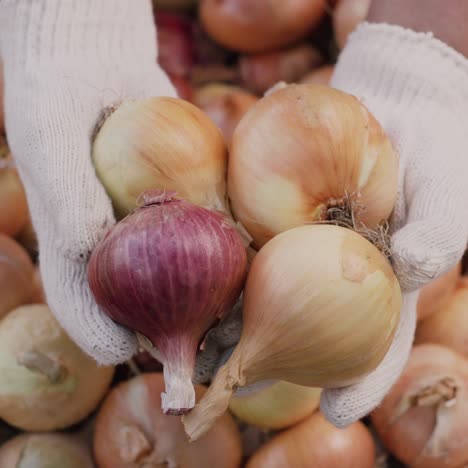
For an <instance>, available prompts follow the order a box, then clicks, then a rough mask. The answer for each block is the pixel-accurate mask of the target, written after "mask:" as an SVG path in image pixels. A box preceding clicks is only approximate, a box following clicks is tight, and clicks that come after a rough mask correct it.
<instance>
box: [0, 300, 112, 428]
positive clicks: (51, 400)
mask: <svg viewBox="0 0 468 468" xmlns="http://www.w3.org/2000/svg"><path fill="white" fill-rule="evenodd" d="M113 373H114V370H113V368H111V367H100V366H98V365H97V364H96V362H95V361H94V360H93V359H92V358H90V357H88V356H87V355H85V354H84V353H83V351H81V350H80V349H79V348H78V346H77V345H75V344H74V343H73V342H72V341H71V340H70V338H69V337H68V336H67V335H66V334H65V332H64V331H63V330H62V329H61V328H60V326H59V324H58V323H57V321H56V320H55V318H54V317H53V316H52V314H51V312H50V310H49V308H48V307H47V306H46V305H28V306H22V307H19V308H18V309H15V310H14V311H12V312H10V313H9V314H8V315H7V316H6V317H5V318H4V319H3V320H2V321H1V322H0V375H1V376H2V378H1V379H0V418H2V419H4V420H5V421H6V422H8V423H9V424H11V425H12V426H15V427H18V428H20V429H23V430H27V431H52V430H56V429H61V428H65V427H68V426H71V425H72V424H75V423H77V422H79V421H81V420H82V419H84V418H85V417H86V416H88V415H89V414H90V413H91V411H93V410H94V409H95V408H96V406H97V405H98V403H99V401H100V400H101V398H102V397H103V396H104V394H105V393H106V391H107V389H108V387H109V385H110V382H111V380H112V376H113Z"/></svg>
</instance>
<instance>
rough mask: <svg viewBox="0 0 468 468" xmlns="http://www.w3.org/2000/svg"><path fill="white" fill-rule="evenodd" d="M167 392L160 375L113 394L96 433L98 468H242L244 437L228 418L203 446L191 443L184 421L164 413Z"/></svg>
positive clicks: (119, 388) (126, 384)
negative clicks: (165, 393) (157, 467)
mask: <svg viewBox="0 0 468 468" xmlns="http://www.w3.org/2000/svg"><path fill="white" fill-rule="evenodd" d="M163 390H164V379H163V376H162V374H143V375H141V376H138V377H135V378H133V379H131V380H129V381H127V382H124V383H121V384H120V385H118V386H117V387H115V388H114V389H113V390H112V391H111V392H110V393H109V395H108V396H107V397H106V399H105V401H104V403H103V405H102V406H101V409H100V411H99V413H98V416H97V420H96V426H95V433H94V453H95V457H96V461H97V463H98V465H99V467H100V468H116V467H133V468H144V467H150V466H155V467H156V466H171V467H178V468H209V467H213V468H238V467H239V466H240V462H241V456H242V450H241V442H240V435H239V432H238V430H237V428H236V425H235V424H234V421H233V420H232V418H231V417H230V416H229V414H227V413H226V414H224V415H223V416H222V417H221V418H220V419H219V420H218V421H217V423H216V425H215V426H214V427H213V429H212V430H211V431H210V432H208V433H207V434H206V435H205V436H204V437H202V438H201V439H200V440H198V441H197V442H195V443H189V441H188V440H187V436H186V435H185V433H184V428H183V425H182V422H181V420H180V417H175V416H166V415H164V414H163V412H162V411H161V398H160V394H161V392H162V391H163ZM204 392H205V387H203V386H201V385H197V386H196V393H197V397H200V396H201V395H203V393H204Z"/></svg>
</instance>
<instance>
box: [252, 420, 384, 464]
mask: <svg viewBox="0 0 468 468" xmlns="http://www.w3.org/2000/svg"><path fill="white" fill-rule="evenodd" d="M374 466H375V447H374V441H373V440H372V436H371V434H370V432H369V430H368V429H367V428H366V427H365V426H364V424H363V423H362V422H360V421H358V422H355V423H354V424H351V425H350V426H348V427H346V428H345V429H338V428H337V427H335V426H333V425H332V424H330V423H329V422H328V421H327V420H326V419H325V418H324V417H323V415H322V414H321V413H315V414H313V415H312V416H310V417H309V418H307V419H306V420H305V421H303V422H302V423H300V424H298V425H297V426H294V427H292V428H291V429H288V430H287V431H284V432H283V433H281V434H279V435H277V436H275V437H274V438H273V439H272V440H270V441H269V442H267V443H266V444H265V445H264V446H263V447H261V448H260V449H259V450H258V451H257V452H256V453H254V455H253V456H252V458H251V459H250V460H249V461H248V462H247V465H246V468H267V467H268V468H286V467H288V468H289V467H291V468H292V467H294V468H318V467H323V468H325V467H329V468H335V467H339V468H374Z"/></svg>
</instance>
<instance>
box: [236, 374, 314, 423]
mask: <svg viewBox="0 0 468 468" xmlns="http://www.w3.org/2000/svg"><path fill="white" fill-rule="evenodd" d="M242 390H244V389H242V388H239V389H238V391H237V392H235V393H234V395H233V396H232V398H231V401H230V402H229V409H230V410H231V413H233V414H234V415H235V416H236V417H237V418H238V419H240V420H241V421H244V422H246V423H247V424H251V425H253V426H257V427H261V428H264V429H284V428H285V427H289V426H292V425H293V424H296V423H298V422H299V421H301V420H302V419H304V418H306V417H307V416H309V415H310V414H312V413H313V412H314V411H315V410H316V409H317V408H318V406H319V403H320V392H321V389H320V388H314V387H304V386H303V385H296V384H293V383H290V382H283V381H278V382H271V383H268V385H266V386H263V385H262V386H260V388H258V389H253V391H249V390H250V389H249V388H248V387H247V389H246V390H247V391H245V390H244V391H242Z"/></svg>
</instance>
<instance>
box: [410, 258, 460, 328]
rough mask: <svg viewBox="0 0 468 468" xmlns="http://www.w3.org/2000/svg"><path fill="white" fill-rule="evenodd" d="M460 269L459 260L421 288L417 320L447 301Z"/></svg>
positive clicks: (431, 312) (457, 279)
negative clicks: (448, 269)
mask: <svg viewBox="0 0 468 468" xmlns="http://www.w3.org/2000/svg"><path fill="white" fill-rule="evenodd" d="M461 269H462V267H461V262H459V263H458V264H457V265H455V267H454V268H452V269H451V270H450V271H448V272H447V273H445V274H444V275H442V276H440V277H439V278H437V279H436V280H434V281H431V282H430V283H428V284H426V285H425V286H424V287H423V288H422V289H421V293H420V294H419V299H418V308H417V311H418V320H425V319H426V318H427V317H429V316H431V315H433V314H434V313H435V312H438V311H439V310H440V309H441V308H442V307H443V306H444V305H445V304H446V303H447V301H448V300H449V298H450V297H451V296H452V294H453V292H454V291H455V289H456V287H457V284H458V281H459V279H460V274H461Z"/></svg>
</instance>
